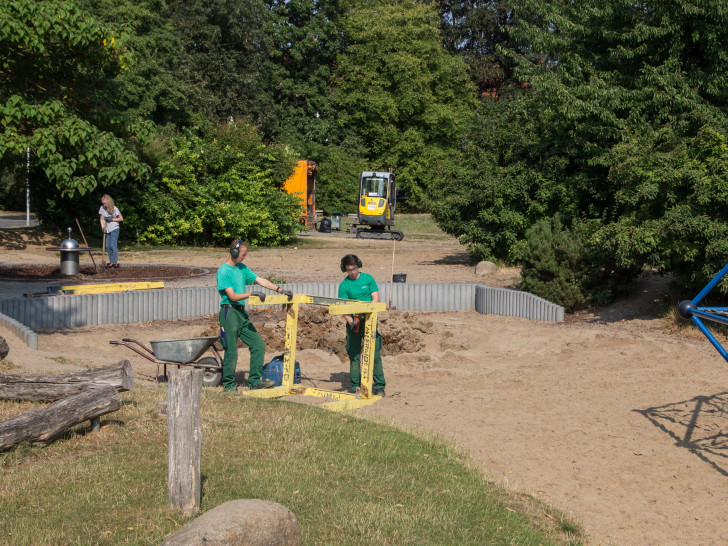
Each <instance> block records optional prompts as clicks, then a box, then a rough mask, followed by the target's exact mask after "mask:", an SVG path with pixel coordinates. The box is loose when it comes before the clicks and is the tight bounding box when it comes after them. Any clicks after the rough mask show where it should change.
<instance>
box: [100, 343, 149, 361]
mask: <svg viewBox="0 0 728 546" xmlns="http://www.w3.org/2000/svg"><path fill="white" fill-rule="evenodd" d="M109 343H110V344H111V345H123V346H124V347H126V348H127V349H131V350H132V351H134V352H135V353H136V354H138V355H139V356H143V357H144V358H146V359H147V360H149V361H150V362H156V361H157V359H156V358H155V357H154V352H153V351H151V350H149V349H147V348H146V347H145V346H144V345H142V344H141V343H139V342H138V341H137V340H136V339H129V338H125V339H122V340H121V341H109ZM131 343H135V344H136V345H137V346H138V347H134V345H131ZM140 349H143V351H142V350H140Z"/></svg>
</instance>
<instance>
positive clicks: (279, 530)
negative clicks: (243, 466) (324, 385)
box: [162, 499, 301, 546]
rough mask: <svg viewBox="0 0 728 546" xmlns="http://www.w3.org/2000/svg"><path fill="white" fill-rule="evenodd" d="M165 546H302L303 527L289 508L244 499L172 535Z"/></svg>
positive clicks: (230, 502) (207, 514)
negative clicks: (197, 545) (201, 545)
mask: <svg viewBox="0 0 728 546" xmlns="http://www.w3.org/2000/svg"><path fill="white" fill-rule="evenodd" d="M162 544H163V545H166V546H183V545H184V546H188V545H194V544H205V545H206V546H211V545H220V546H222V545H223V544H225V545H234V544H240V545H243V544H245V545H250V546H256V545H260V546H263V545H269V546H279V545H280V546H284V545H291V546H294V545H295V546H298V545H300V544H301V526H300V525H299V524H298V519H297V518H296V515H295V514H294V513H293V512H291V511H290V510H289V509H288V508H286V507H285V506H282V505H280V504H277V503H275V502H271V501H265V500H257V499H241V500H234V501H228V502H226V503H223V504H221V505H220V506H217V507H215V508H213V509H212V510H210V511H209V512H205V513H204V514H202V515H201V516H200V517H199V518H196V519H194V520H192V521H191V522H190V523H188V524H187V525H185V526H184V527H182V528H181V529H180V530H178V531H176V532H174V533H172V534H171V535H169V536H168V537H167V539H166V540H165V541H164V542H163V543H162Z"/></svg>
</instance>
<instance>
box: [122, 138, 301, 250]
mask: <svg viewBox="0 0 728 546" xmlns="http://www.w3.org/2000/svg"><path fill="white" fill-rule="evenodd" d="M169 147H170V149H171V152H172V153H171V157H169V158H168V159H165V160H164V161H162V162H161V163H160V164H159V165H158V167H157V168H156V171H155V177H154V182H152V183H151V184H150V185H149V186H148V187H146V188H145V189H144V191H143V192H140V193H137V194H132V196H130V199H129V201H130V204H131V205H132V210H133V211H134V212H132V213H130V214H128V215H127V226H128V227H131V228H133V229H135V230H136V232H137V233H138V237H139V240H140V241H141V242H147V243H152V244H171V245H174V244H180V243H195V244H207V243H210V242H212V243H217V244H220V245H226V244H227V243H228V242H229V241H230V240H231V239H234V238H240V239H245V240H246V241H248V242H249V243H250V244H252V245H254V246H263V245H266V246H270V245H276V244H280V243H284V242H286V241H288V240H289V238H290V237H291V236H292V235H294V234H295V232H296V230H297V228H298V217H299V216H300V214H301V211H300V206H299V201H298V199H297V198H296V197H294V196H292V195H288V194H287V193H285V192H282V191H281V186H282V181H284V180H285V179H286V178H287V177H288V175H289V174H290V173H291V172H292V171H293V163H294V162H295V158H293V157H291V156H290V154H289V153H287V151H286V150H285V149H283V148H281V147H271V146H266V145H265V144H263V143H262V142H261V141H260V138H259V137H258V136H257V134H256V133H255V130H254V129H253V128H252V127H250V126H247V125H240V124H231V125H228V126H225V127H223V128H222V129H221V130H220V132H219V133H218V134H217V135H216V136H215V137H214V138H210V139H207V140H206V139H203V138H201V137H198V136H196V135H194V134H193V133H191V132H186V133H184V134H181V135H179V136H175V137H173V138H172V139H171V141H170V143H169ZM284 168H285V170H283V169H284ZM135 202H136V203H135ZM134 205H136V206H134Z"/></svg>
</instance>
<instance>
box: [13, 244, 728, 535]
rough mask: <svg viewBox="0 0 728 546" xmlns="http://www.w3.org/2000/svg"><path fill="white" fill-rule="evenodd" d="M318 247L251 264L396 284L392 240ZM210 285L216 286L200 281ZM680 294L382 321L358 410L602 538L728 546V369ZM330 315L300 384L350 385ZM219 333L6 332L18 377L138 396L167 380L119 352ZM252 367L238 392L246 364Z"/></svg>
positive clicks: (461, 257) (442, 248)
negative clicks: (552, 315)
mask: <svg viewBox="0 0 728 546" xmlns="http://www.w3.org/2000/svg"><path fill="white" fill-rule="evenodd" d="M320 246H321V247H322V248H310V247H302V248H298V249H294V248H290V249H276V250H254V251H251V253H250V254H249V257H248V260H247V263H248V264H249V265H250V267H251V268H253V269H254V270H255V271H257V272H258V273H260V274H263V275H275V276H277V277H280V278H284V279H286V280H288V281H314V280H316V281H337V280H339V279H340V278H341V276H342V275H341V273H340V271H339V270H338V263H339V259H340V257H341V255H342V254H344V253H347V252H355V253H357V254H359V256H360V257H361V259H362V260H363V262H364V270H365V271H368V272H371V273H373V274H374V275H375V277H376V278H377V279H378V280H382V281H384V280H387V279H388V278H389V275H390V273H391V261H392V243H391V242H381V241H377V242H371V241H368V242H367V241H357V240H352V239H346V238H329V239H325V240H322V241H321V242H320ZM0 250H1V251H2V254H0V262H2V263H12V262H13V261H16V262H23V263H45V262H49V261H53V259H54V258H53V256H52V255H50V253H46V252H44V250H43V248H42V247H41V246H40V245H29V246H26V247H25V248H22V249H11V248H7V247H6V248H5V249H4V250H2V249H0ZM221 261H222V257H221V256H220V251H219V249H218V250H217V251H212V250H210V251H202V250H200V251H184V250H174V251H154V252H137V253H133V254H125V253H122V256H121V262H122V264H123V263H124V262H126V263H129V262H139V263H141V262H146V263H172V264H191V265H197V266H202V267H210V268H211V269H212V270H214V268H215V267H217V265H218V264H219V263H220V262H221ZM394 269H395V273H406V274H407V275H408V277H407V280H408V281H409V282H425V281H430V282H475V281H477V282H483V283H484V284H490V285H493V286H509V285H511V284H512V283H513V282H514V280H515V278H516V272H515V271H514V270H512V269H505V270H500V271H499V272H498V273H496V274H494V275H492V276H490V277H484V278H478V277H476V276H475V274H474V270H473V268H472V267H470V266H468V265H467V256H466V254H465V252H464V250H463V249H462V248H461V247H460V246H458V245H457V243H456V242H454V241H449V240H436V241H425V240H420V241H417V240H410V241H408V240H406V239H405V241H403V242H401V243H397V245H396V261H395V268H394ZM120 271H121V270H120ZM213 282H214V279H213V277H212V275H210V276H206V277H199V278H195V279H191V280H189V281H188V284H187V285H190V286H193V285H201V284H212V283H213ZM2 284H3V286H2V290H1V291H2V293H3V294H5V295H17V292H18V290H22V286H21V283H2ZM34 284H35V287H36V288H37V287H38V284H37V283H34ZM183 285H185V281H174V282H170V283H167V286H170V287H171V286H183ZM666 288H667V284H666V281H665V280H664V279H659V278H657V279H655V278H645V279H643V280H642V282H641V284H640V285H639V286H638V287H637V288H636V289H635V291H634V293H633V294H632V296H631V297H630V298H628V299H625V300H623V301H621V302H619V303H618V304H616V305H614V306H611V307H609V308H605V309H600V310H597V311H595V312H591V313H583V314H581V315H578V316H569V317H568V318H567V321H566V322H565V323H562V324H549V323H539V322H535V321H529V320H523V319H516V318H504V317H496V316H487V315H479V314H477V313H475V312H458V313H403V312H397V311H395V312H389V313H386V314H382V315H381V316H382V319H383V324H382V333H383V335H384V338H385V345H386V346H387V350H385V352H384V357H383V359H384V369H385V374H386V377H387V394H388V396H387V397H386V398H385V399H384V400H382V401H380V402H378V403H376V404H374V405H372V406H370V407H368V408H364V409H361V410H357V412H356V413H357V415H359V416H362V417H367V418H374V419H384V420H386V421H389V422H393V423H398V424H401V425H403V426H408V427H412V426H414V427H418V428H421V429H427V430H434V431H436V432H438V433H440V434H442V435H444V436H446V437H448V438H452V439H454V440H455V441H456V442H457V443H458V444H460V445H461V446H462V447H463V448H465V449H466V450H468V451H469V452H470V453H471V454H472V458H473V461H474V462H475V464H476V465H478V466H479V467H480V468H481V469H482V471H483V472H484V474H485V475H486V476H488V477H489V478H491V479H493V480H494V481H496V482H498V483H501V484H504V485H506V486H507V487H509V488H512V489H515V490H518V491H524V492H526V493H530V494H532V495H534V496H536V497H537V498H539V499H542V500H544V501H546V502H548V503H550V504H552V505H554V506H556V507H558V508H560V509H561V510H563V511H564V512H566V513H567V514H569V515H570V516H571V517H572V518H574V519H575V520H577V521H578V522H580V523H581V524H582V525H583V527H584V529H585V531H586V532H587V533H588V535H589V539H588V541H589V543H592V544H722V543H726V542H728V525H727V523H728V516H726V515H725V514H724V513H723V510H722V507H723V505H724V503H725V501H726V497H728V489H727V488H726V477H727V476H728V462H727V460H726V457H727V456H728V450H727V449H726V441H725V438H726V435H727V434H728V419H727V418H726V415H727V413H726V410H728V392H726V389H725V387H724V385H725V384H726V382H727V381H728V369H726V366H725V362H723V361H722V359H721V358H720V357H719V355H718V354H717V353H716V352H715V350H714V349H713V348H712V347H711V346H710V345H709V344H708V343H707V341H706V340H705V339H704V338H702V337H700V336H689V335H685V334H681V333H676V332H675V331H674V330H673V329H671V328H670V327H669V324H668V322H667V321H666V320H665V319H664V318H661V314H662V313H663V309H664V299H665V298H666V296H665V291H666ZM314 316H316V315H315V313H312V314H311V317H314ZM385 316H386V319H385V318H384V317H385ZM319 318H320V317H319ZM255 320H256V321H257V323H258V325H259V331H261V333H263V335H264V337H265V338H266V340H267V353H268V354H267V356H268V357H272V356H273V355H275V354H277V353H279V352H280V351H281V349H282V326H281V320H282V315H281V316H280V317H278V316H276V315H275V313H273V314H271V313H264V312H262V311H258V312H256V319H255ZM316 320H319V319H316ZM316 320H314V319H310V320H309V319H306V320H304V323H305V324H307V326H306V328H308V329H305V328H304V330H305V331H304V332H302V333H301V334H299V341H300V343H299V351H298V356H297V359H298V360H299V361H300V362H301V367H302V370H303V373H304V376H305V379H304V383H305V384H309V385H313V384H315V385H316V386H318V387H320V388H326V389H339V388H343V387H344V386H345V385H346V381H347V379H346V377H347V374H348V366H347V364H346V363H345V361H344V360H343V358H344V355H343V352H342V350H343V336H344V333H343V328H342V327H340V325H339V324H337V323H333V322H329V321H328V320H323V321H322V320H319V322H318V323H316V325H312V324H313V323H315V322H316ZM337 320H340V319H337ZM214 329H215V319H214V317H205V318H204V319H201V320H186V321H174V322H172V321H170V322H160V323H154V324H149V323H145V324H132V325H121V326H112V327H109V326H104V327H94V328H81V329H75V330H64V331H55V332H44V333H42V335H41V336H40V340H39V343H40V350H39V351H37V352H34V351H30V350H28V349H27V348H25V347H24V346H23V345H22V344H21V343H20V341H19V340H18V339H17V338H15V337H14V336H13V335H12V334H10V332H9V331H3V330H2V329H0V334H1V335H3V336H5V337H6V339H7V340H8V342H9V344H10V346H11V353H10V355H9V357H8V360H9V361H11V362H13V363H14V364H16V365H17V366H18V367H17V368H15V370H17V371H31V372H32V371H41V370H43V371H45V370H52V371H56V372H64V371H70V370H74V369H78V368H79V367H86V366H95V365H101V364H105V363H109V362H114V361H117V360H119V359H122V358H128V359H129V360H130V361H131V362H132V364H133V366H134V368H135V371H136V374H137V378H138V380H139V384H140V385H141V384H143V383H144V381H145V380H151V379H152V378H153V376H154V375H155V367H154V365H153V364H151V363H149V362H147V361H145V360H144V359H142V358H141V357H138V356H136V355H134V354H133V353H132V352H131V351H129V350H127V349H125V348H123V347H117V346H112V345H109V344H108V341H109V340H113V339H121V338H122V337H132V338H138V339H140V340H144V341H147V340H150V339H164V338H183V337H195V336H199V335H206V334H209V333H210V332H212V331H214ZM304 338H305V339H306V341H305V342H304V341H302V340H303V339H304ZM241 355H242V356H241V359H240V365H239V372H240V373H239V376H240V379H241V381H242V380H243V379H244V376H245V375H246V372H247V358H246V357H247V352H245V351H243V352H242V353H241Z"/></svg>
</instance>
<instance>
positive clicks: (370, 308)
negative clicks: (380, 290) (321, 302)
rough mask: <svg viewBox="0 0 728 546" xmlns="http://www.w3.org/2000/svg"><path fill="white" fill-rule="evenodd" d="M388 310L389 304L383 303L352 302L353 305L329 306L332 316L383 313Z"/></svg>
mask: <svg viewBox="0 0 728 546" xmlns="http://www.w3.org/2000/svg"><path fill="white" fill-rule="evenodd" d="M386 310H387V304H386V303H382V302H380V303H372V302H365V301H351V303H341V304H335V305H329V314H330V315H362V314H364V313H381V312H383V311H386Z"/></svg>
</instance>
